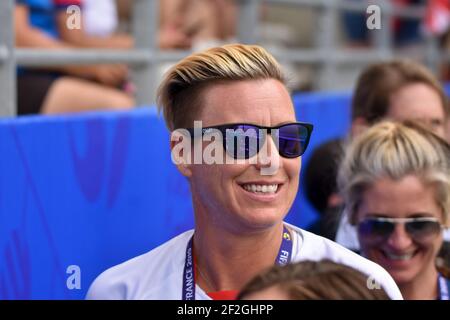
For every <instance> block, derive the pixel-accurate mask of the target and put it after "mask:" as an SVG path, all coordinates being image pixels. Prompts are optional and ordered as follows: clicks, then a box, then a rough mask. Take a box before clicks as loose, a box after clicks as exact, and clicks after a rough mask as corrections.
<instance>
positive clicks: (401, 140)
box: [338, 121, 450, 300]
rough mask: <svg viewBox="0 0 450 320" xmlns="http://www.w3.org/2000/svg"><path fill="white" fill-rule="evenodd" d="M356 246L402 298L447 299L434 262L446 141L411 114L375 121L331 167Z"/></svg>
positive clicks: (449, 204)
mask: <svg viewBox="0 0 450 320" xmlns="http://www.w3.org/2000/svg"><path fill="white" fill-rule="evenodd" d="M338 185H339V189H340V191H341V194H342V195H343V197H344V199H345V206H346V211H347V214H348V218H349V222H350V223H351V224H352V225H354V226H356V228H357V234H358V240H359V243H360V245H361V252H362V254H363V255H364V256H365V257H367V258H369V259H371V260H372V261H374V262H376V263H378V264H380V265H381V266H383V267H384V268H385V269H386V270H387V271H388V272H389V273H390V275H391V276H392V277H393V278H394V280H395V281H396V283H397V285H398V286H399V288H400V290H401V292H402V294H403V297H404V298H405V299H433V300H434V299H442V300H448V299H449V287H450V285H449V284H450V280H449V279H446V278H448V277H449V276H448V270H446V269H445V267H442V266H437V265H436V258H437V256H438V253H439V250H440V249H441V247H442V243H443V229H444V227H445V226H447V227H448V226H449V225H450V219H449V213H450V144H449V143H447V141H445V140H444V139H443V138H442V137H439V136H438V135H436V134H434V133H433V132H431V131H430V130H428V129H427V128H425V127H423V126H422V125H419V124H418V123H416V122H404V123H395V122H389V121H386V122H381V123H379V124H377V125H375V126H373V127H372V128H370V129H368V130H367V131H366V132H364V133H362V134H361V135H360V136H359V137H358V138H356V139H354V141H353V143H352V144H351V145H350V146H349V148H348V150H347V152H346V155H345V157H344V159H343V161H342V164H341V167H340V169H339V175H338Z"/></svg>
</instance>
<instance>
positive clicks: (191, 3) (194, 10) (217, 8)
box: [161, 0, 237, 47]
mask: <svg viewBox="0 0 450 320" xmlns="http://www.w3.org/2000/svg"><path fill="white" fill-rule="evenodd" d="M236 25H237V4H236V1H235V0H166V1H164V2H163V3H162V8H161V26H162V27H163V28H181V29H182V30H183V31H184V33H185V34H186V35H188V36H189V37H192V39H193V44H194V46H196V47H203V46H216V45H217V43H223V42H230V41H231V39H232V38H234V37H235V34H236V30H235V29H236Z"/></svg>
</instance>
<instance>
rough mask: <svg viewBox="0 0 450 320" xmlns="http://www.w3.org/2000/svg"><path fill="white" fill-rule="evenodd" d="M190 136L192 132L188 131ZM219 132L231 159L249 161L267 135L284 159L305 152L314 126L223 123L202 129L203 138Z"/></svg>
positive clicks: (300, 124)
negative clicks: (215, 131) (270, 137)
mask: <svg viewBox="0 0 450 320" xmlns="http://www.w3.org/2000/svg"><path fill="white" fill-rule="evenodd" d="M187 130H188V131H189V133H190V134H191V136H192V137H195V136H194V129H193V128H189V129H187ZM214 130H218V131H219V132H220V133H221V134H222V140H223V147H224V149H225V150H226V152H227V153H228V154H229V155H230V156H231V157H233V158H234V159H249V158H251V157H253V156H255V155H256V154H257V153H258V152H259V151H260V149H261V147H262V146H263V145H264V142H265V139H266V136H267V134H270V135H271V136H272V139H273V140H274V142H275V144H276V145H277V148H278V152H279V153H280V155H281V156H282V157H284V158H297V157H300V156H301V155H303V153H305V151H306V148H307V147H308V143H309V139H310V137H311V133H312V130H313V125H312V124H309V123H303V122H291V123H286V124H282V125H279V126H275V127H266V126H258V125H255V124H248V123H233V124H223V125H217V126H211V127H206V128H202V135H205V134H209V133H211V132H213V131H214Z"/></svg>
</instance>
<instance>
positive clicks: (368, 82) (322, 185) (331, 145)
mask: <svg viewBox="0 0 450 320" xmlns="http://www.w3.org/2000/svg"><path fill="white" fill-rule="evenodd" d="M383 119H392V120H395V121H402V120H406V119H410V120H418V121H421V122H423V123H424V124H426V125H427V126H429V127H430V128H431V129H432V130H433V131H435V132H436V133H437V134H439V135H441V136H442V137H445V131H446V122H447V121H450V106H449V105H448V101H447V97H446V96H445V93H444V91H443V89H442V86H441V85H440V83H439V82H438V81H437V79H436V78H435V77H434V76H433V74H432V73H431V72H430V71H428V70H427V69H426V68H425V67H423V66H421V65H419V64H417V63H415V62H413V61H410V60H397V61H391V62H382V63H377V64H374V65H371V66H369V67H368V68H367V69H366V70H365V71H363V73H362V74H361V75H360V77H359V79H358V82H357V85H356V89H355V93H354V96H353V100H352V130H351V136H352V137H356V136H357V135H359V134H360V133H361V132H363V131H365V130H366V129H367V128H368V127H370V126H372V125H373V124H375V123H376V122H378V121H380V120H383ZM446 119H448V120H446ZM342 144H344V142H343V141H339V140H333V141H330V142H327V143H326V144H324V145H322V146H320V147H319V148H318V149H317V151H314V156H313V158H312V159H311V160H310V161H309V162H308V163H307V164H306V175H305V178H306V180H307V181H309V182H306V193H307V198H308V200H309V201H310V202H311V203H312V204H313V206H314V207H315V208H316V209H317V210H318V211H319V212H323V210H324V209H323V208H324V207H325V204H328V203H329V200H330V199H332V200H333V203H335V204H336V201H337V200H338V199H339V198H338V196H337V195H336V194H335V193H334V192H335V187H336V183H335V181H336V175H337V168H336V167H335V165H336V163H337V162H338V161H339V159H340V158H341V157H342V154H340V155H339V154H338V153H339V151H340V150H342ZM316 152H317V155H316ZM323 172H328V173H329V176H328V177H327V178H323V177H324V176H325V175H324V174H323ZM330 181H334V182H330ZM317 190H319V191H317ZM324 190H325V192H324ZM333 190H334V192H333ZM325 211H328V212H327V214H326V215H321V217H320V218H319V221H318V222H317V223H316V224H315V225H313V226H310V227H308V230H311V231H316V232H317V231H318V230H319V232H322V231H320V227H319V226H322V225H327V226H328V227H327V228H328V230H329V228H330V226H331V229H333V228H334V227H333V226H334V222H335V221H336V219H338V220H339V215H340V214H339V213H338V211H339V210H338V209H337V210H336V207H335V208H333V207H330V208H327V209H326V210H325ZM333 214H335V216H333ZM318 227H319V229H318ZM336 241H337V242H338V243H340V244H342V245H344V246H345V247H347V248H350V249H352V250H355V251H357V250H358V242H357V239H356V233H355V230H354V229H353V228H352V227H351V226H349V225H348V223H347V222H346V221H345V216H344V220H341V223H340V227H339V228H338V231H337V234H336Z"/></svg>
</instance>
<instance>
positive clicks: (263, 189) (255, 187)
mask: <svg viewBox="0 0 450 320" xmlns="http://www.w3.org/2000/svg"><path fill="white" fill-rule="evenodd" d="M243 188H244V189H245V190H247V191H249V192H254V193H268V194H270V193H275V192H277V190H278V185H277V184H263V185H261V184H244V185H243Z"/></svg>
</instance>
